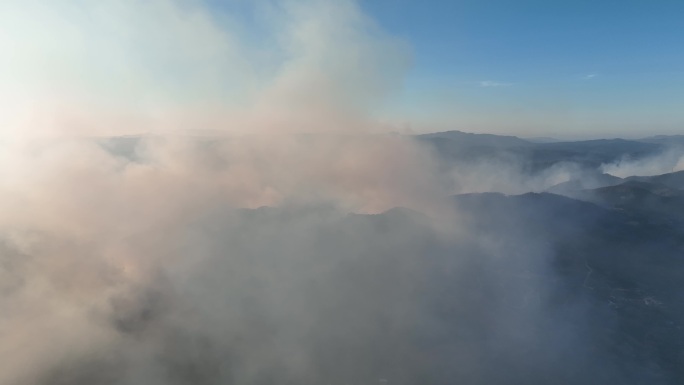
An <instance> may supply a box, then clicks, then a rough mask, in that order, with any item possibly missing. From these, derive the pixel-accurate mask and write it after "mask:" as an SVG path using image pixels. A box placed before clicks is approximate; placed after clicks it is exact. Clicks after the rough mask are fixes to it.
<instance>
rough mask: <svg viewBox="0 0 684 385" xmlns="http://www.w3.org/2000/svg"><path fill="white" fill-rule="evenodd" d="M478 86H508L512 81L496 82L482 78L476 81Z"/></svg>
mask: <svg viewBox="0 0 684 385" xmlns="http://www.w3.org/2000/svg"><path fill="white" fill-rule="evenodd" d="M478 84H479V85H480V87H510V86H512V85H513V83H504V82H496V81H493V80H482V81H480V82H479V83H478Z"/></svg>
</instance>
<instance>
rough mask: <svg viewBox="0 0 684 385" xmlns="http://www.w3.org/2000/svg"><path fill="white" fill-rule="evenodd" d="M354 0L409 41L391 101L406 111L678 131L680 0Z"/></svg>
mask: <svg viewBox="0 0 684 385" xmlns="http://www.w3.org/2000/svg"><path fill="white" fill-rule="evenodd" d="M361 4H362V6H363V7H364V8H365V9H366V10H367V12H368V13H369V14H370V15H372V17H373V18H375V20H376V21H377V22H378V23H379V24H380V25H381V26H382V27H383V28H384V29H385V30H386V31H388V32H389V33H390V34H392V35H396V36H399V37H401V38H403V39H405V40H407V41H408V42H410V45H411V47H412V50H413V60H414V61H413V67H412V69H411V71H410V73H409V76H408V79H407V80H406V84H405V88H404V92H403V94H402V96H401V100H399V101H397V106H401V107H402V108H403V109H404V110H405V111H407V113H408V114H409V115H412V116H414V117H420V118H421V119H425V120H429V119H434V118H438V117H439V118H442V119H444V122H445V126H449V125H453V126H455V128H460V129H463V130H471V131H472V130H483V131H490V132H511V133H521V134H525V133H529V134H533V135H536V134H539V135H569V136H572V135H594V134H596V135H602V134H608V135H609V134H612V133H615V134H622V135H637V136H638V135H646V134H649V133H651V132H653V133H655V132H662V133H683V134H684V1H681V0H452V1H450V0H433V1H412V0H364V1H362V3H361ZM409 111H410V112H409Z"/></svg>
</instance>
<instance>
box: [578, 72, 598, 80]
mask: <svg viewBox="0 0 684 385" xmlns="http://www.w3.org/2000/svg"><path fill="white" fill-rule="evenodd" d="M598 76H599V74H597V73H591V74H586V75H582V76H580V77H581V78H582V79H584V80H591V79H594V78H597V77H598Z"/></svg>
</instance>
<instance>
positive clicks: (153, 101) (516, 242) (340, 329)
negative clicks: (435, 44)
mask: <svg viewBox="0 0 684 385" xmlns="http://www.w3.org/2000/svg"><path fill="white" fill-rule="evenodd" d="M222 7H224V8H225V9H224V8H221V7H219V8H220V9H223V10H222V11H220V12H216V13H211V12H209V7H208V6H207V5H206V4H205V3H204V2H202V1H199V0H150V1H135V0H103V1H97V2H94V1H92V2H91V1H79V0H50V1H48V0H22V1H19V0H17V1H13V0H11V1H4V2H2V3H1V4H0V26H1V27H0V28H1V29H2V33H1V34H0V58H1V59H2V60H1V61H0V79H2V83H3V87H2V90H1V91H0V102H2V105H3V113H2V114H1V115H0V119H1V121H0V124H2V126H1V128H0V130H1V131H0V213H2V214H1V215H0V340H2V344H0V361H1V362H2V365H1V366H0V383H1V384H7V385H24V384H26V385H33V384H36V385H62V384H70V385H82V384H112V385H138V384H145V385H161V384H276V383H278V384H282V383H284V384H347V383H348V384H352V383H356V384H361V383H369V384H371V383H376V384H377V383H380V384H386V383H391V384H418V383H433V384H447V383H455V382H456V383H469V384H476V383H482V384H485V383H486V384H493V383H502V384H503V383H521V381H522V382H525V383H533V382H530V381H529V380H530V379H535V380H536V381H538V383H550V381H552V380H553V379H554V378H556V377H555V376H557V375H558V373H562V374H563V375H564V376H566V378H571V377H568V376H572V375H573V373H576V372H577V370H579V369H578V368H584V369H587V368H595V369H597V368H599V367H600V368H603V369H602V370H603V372H605V373H609V372H611V371H613V370H614V368H613V366H611V365H610V364H609V363H606V362H605V361H603V360H599V359H595V358H596V357H597V354H598V353H596V352H595V351H594V350H591V349H582V348H578V346H580V345H581V342H582V341H584V339H585V338H588V336H587V335H586V333H585V329H584V324H583V322H584V321H583V320H584V318H583V317H582V315H583V314H584V313H583V309H582V305H581V304H574V305H573V310H572V311H569V310H567V309H565V308H563V309H565V310H563V312H559V313H553V314H550V313H548V312H547V310H546V309H545V307H544V306H543V304H544V303H545V301H546V300H547V299H548V297H550V296H551V295H552V294H553V293H551V292H550V291H549V290H547V289H548V288H549V287H550V285H549V283H548V282H547V281H546V279H545V278H542V277H544V276H545V274H546V273H547V272H548V268H549V267H548V266H547V265H546V263H545V262H544V261H545V260H546V259H547V258H546V257H547V256H548V254H549V253H552V250H551V249H550V247H549V246H548V245H547V243H546V240H545V239H544V238H543V236H542V235H540V234H533V233H534V231H532V232H530V231H526V230H525V229H527V225H526V224H524V223H518V224H515V225H514V226H512V227H513V228H515V230H516V231H511V230H510V228H507V227H502V228H501V234H499V235H497V236H494V237H492V236H491V235H486V234H480V233H478V231H477V230H471V229H467V228H466V227H467V226H466V225H465V224H466V217H467V216H465V215H464V216H463V217H460V216H459V214H457V212H458V210H457V209H456V207H455V206H454V205H453V204H451V203H449V202H448V201H447V196H448V195H449V194H450V193H453V192H471V191H482V190H499V191H505V192H520V191H523V190H525V189H527V190H529V189H534V188H539V189H541V188H543V187H547V186H548V185H550V184H552V182H553V183H557V182H558V181H559V180H558V176H557V175H558V174H559V173H557V172H555V171H551V172H549V173H548V175H546V174H545V175H543V176H541V177H539V178H541V179H534V180H528V181H526V182H517V181H515V179H516V178H515V177H512V176H511V175H516V174H517V173H518V170H517V169H515V166H511V167H513V169H512V171H511V172H508V173H507V174H508V179H506V180H505V181H504V182H503V183H502V182H501V179H500V178H498V179H497V178H489V179H488V178H482V176H483V175H484V174H487V172H486V171H484V170H489V169H491V168H487V167H486V166H482V167H483V168H480V169H478V168H474V169H469V170H460V171H459V170H456V171H453V170H451V172H452V173H457V174H458V175H456V177H455V179H456V180H458V181H460V182H459V183H460V185H458V186H456V188H455V187H454V186H453V185H450V184H445V183H444V182H443V181H444V180H445V178H444V174H443V173H442V171H437V170H438V169H437V167H436V162H435V160H434V158H433V154H432V153H431V152H430V151H428V150H426V149H425V148H424V147H422V145H420V144H418V143H416V142H414V141H412V140H411V139H408V138H404V137H400V136H392V135H388V134H386V131H387V127H386V126H385V125H384V124H383V123H382V122H379V121H378V120H377V119H375V118H374V116H373V115H374V111H376V109H377V108H378V107H380V106H382V103H383V102H384V100H385V98H386V97H387V96H388V95H390V94H391V93H392V92H393V91H395V90H397V88H398V87H400V86H401V79H402V75H403V73H404V72H405V70H406V69H407V68H408V65H409V59H410V58H409V56H410V55H409V52H408V49H407V47H406V46H405V45H404V44H403V43H402V42H400V41H397V40H395V39H393V38H391V37H389V36H387V35H386V34H384V33H383V31H381V30H380V29H379V28H378V27H377V26H376V25H375V24H374V23H373V21H372V20H370V19H369V18H368V17H367V16H365V15H364V14H363V12H362V11H361V8H360V7H359V5H358V4H357V3H356V2H354V1H351V0H335V1H333V0H311V1H295V0H292V1H290V0H283V1H257V2H254V3H249V4H248V5H245V3H243V2H240V1H236V2H226V3H225V4H223V5H222ZM233 7H238V8H240V7H243V8H244V7H246V8H248V9H249V12H248V13H249V15H251V17H253V19H254V22H255V23H257V24H258V25H259V26H260V28H259V29H258V31H259V33H255V32H254V31H251V30H250V28H247V27H246V25H245V24H244V23H242V22H241V20H240V19H239V18H238V17H237V16H234V15H233V14H232V13H231V12H230V9H232V8H233ZM111 137H119V138H118V139H117V140H120V141H124V142H126V141H129V143H131V145H130V146H129V147H128V148H127V149H126V150H125V151H120V149H117V147H116V146H115V145H112V144H111V139H109V138H111ZM127 143H128V142H127ZM568 169H570V170H571V172H574V171H572V170H573V169H572V168H571V167H570V168H563V170H564V171H563V173H567V172H568V171H567V170H568ZM459 173H460V174H459ZM563 173H560V174H563ZM563 175H565V174H563ZM478 176H480V178H477V177H478ZM561 179H562V178H561ZM446 180H449V178H446ZM477 183H480V184H477ZM521 183H522V184H521ZM530 186H533V187H532V188H531V187H530ZM395 207H403V209H393V208H395ZM390 209H391V210H390ZM386 210H389V211H386ZM487 210H493V209H490V208H487V207H486V205H485V206H483V207H481V210H480V211H475V213H474V214H473V212H471V213H470V214H471V215H472V216H473V217H476V218H485V219H486V218H487ZM491 212H493V211H491ZM378 213H383V214H378ZM372 214H377V215H372ZM454 218H456V219H454ZM534 229H536V227H534ZM509 254H513V255H515V256H516V259H515V263H514V262H512V261H509V260H506V259H505V257H506V256H507V255H509ZM493 266H494V267H496V268H494V269H492V267H493ZM576 355H582V356H583V357H584V358H582V359H576V358H574V357H575V356H576ZM587 357H588V358H587ZM571 358H572V359H571ZM493 368H494V369H493ZM572 378H577V379H578V381H579V379H586V378H585V377H583V376H579V377H572ZM573 383H574V382H573ZM577 383H581V382H577Z"/></svg>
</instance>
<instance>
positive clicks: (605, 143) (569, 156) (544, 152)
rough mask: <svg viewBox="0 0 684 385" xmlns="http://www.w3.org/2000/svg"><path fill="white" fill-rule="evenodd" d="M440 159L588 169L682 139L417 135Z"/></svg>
mask: <svg viewBox="0 0 684 385" xmlns="http://www.w3.org/2000/svg"><path fill="white" fill-rule="evenodd" d="M416 138H417V139H418V140H420V141H423V142H425V143H428V144H429V145H430V146H432V147H433V148H434V149H435V150H436V152H437V153H439V154H440V155H441V157H442V158H443V159H446V160H448V161H452V162H478V161H481V160H483V159H486V160H492V159H501V160H505V159H508V158H510V157H515V158H517V159H519V160H520V161H521V162H525V163H526V164H527V165H528V167H529V169H530V170H531V171H539V170H543V169H546V168H548V167H551V166H553V165H555V164H558V163H563V162H571V163H575V164H578V165H580V166H581V167H586V168H590V169H596V168H598V167H599V166H601V165H602V164H606V163H612V162H617V161H620V160H622V159H630V160H639V159H644V158H647V157H650V156H655V155H657V154H659V153H662V152H663V151H665V150H666V149H668V148H670V147H672V146H684V136H682V135H679V136H654V137H649V138H644V139H639V140H625V139H595V140H582V141H531V140H524V139H521V138H518V137H515V136H501V135H491V134H470V133H464V132H461V131H447V132H441V133H432V134H425V135H418V136H416Z"/></svg>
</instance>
